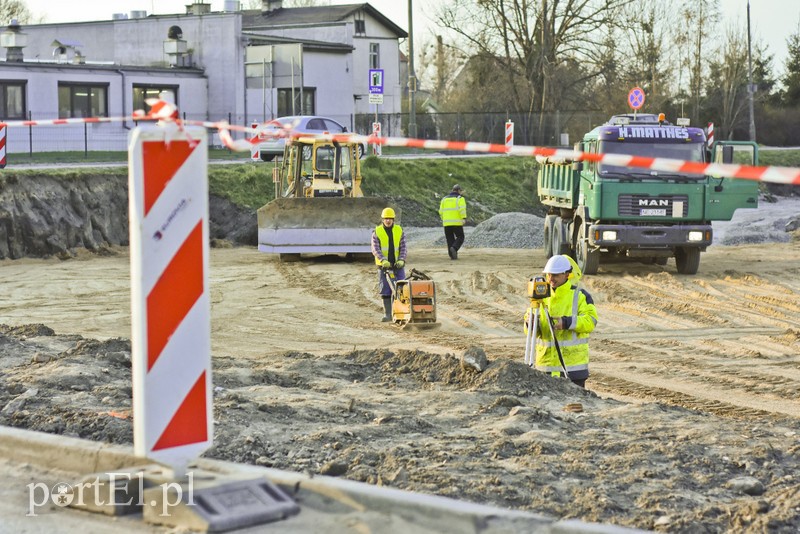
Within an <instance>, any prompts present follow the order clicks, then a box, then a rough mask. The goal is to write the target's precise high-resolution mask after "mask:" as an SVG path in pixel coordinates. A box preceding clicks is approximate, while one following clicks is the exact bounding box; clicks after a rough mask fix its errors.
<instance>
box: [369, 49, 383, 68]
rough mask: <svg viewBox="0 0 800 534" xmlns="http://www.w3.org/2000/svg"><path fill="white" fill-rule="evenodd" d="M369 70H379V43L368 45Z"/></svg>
mask: <svg viewBox="0 0 800 534" xmlns="http://www.w3.org/2000/svg"><path fill="white" fill-rule="evenodd" d="M369 68H371V69H379V68H381V45H380V43H370V44H369Z"/></svg>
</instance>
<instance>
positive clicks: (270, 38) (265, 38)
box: [242, 31, 355, 52]
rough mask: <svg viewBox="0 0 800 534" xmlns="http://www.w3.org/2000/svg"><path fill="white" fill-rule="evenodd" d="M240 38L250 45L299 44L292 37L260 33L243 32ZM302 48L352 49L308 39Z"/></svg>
mask: <svg viewBox="0 0 800 534" xmlns="http://www.w3.org/2000/svg"><path fill="white" fill-rule="evenodd" d="M242 36H243V37H246V38H248V39H249V40H250V43H251V44H297V43H298V42H300V41H299V40H298V39H295V38H292V37H278V36H276V35H264V34H261V33H253V32H248V31H243V32H242ZM302 43H303V48H305V49H307V50H318V51H323V52H324V51H328V52H352V51H353V50H355V48H354V47H352V46H350V45H347V44H342V43H329V42H327V41H314V40H309V39H302Z"/></svg>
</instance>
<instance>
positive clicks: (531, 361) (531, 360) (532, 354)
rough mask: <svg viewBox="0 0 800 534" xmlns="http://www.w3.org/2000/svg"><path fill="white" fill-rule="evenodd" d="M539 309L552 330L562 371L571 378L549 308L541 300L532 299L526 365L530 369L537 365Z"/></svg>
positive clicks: (526, 342)
mask: <svg viewBox="0 0 800 534" xmlns="http://www.w3.org/2000/svg"><path fill="white" fill-rule="evenodd" d="M539 307H541V308H542V311H543V312H544V318H545V322H546V323H547V327H548V328H549V329H550V337H551V338H553V344H554V345H555V347H556V353H557V354H558V362H559V363H560V364H561V371H562V372H563V373H564V376H565V377H567V378H569V372H567V365H566V364H565V363H564V356H563V355H562V354H561V346H560V345H559V344H558V339H556V333H555V330H554V329H553V319H552V318H551V317H550V312H549V311H547V307H546V306H542V301H541V299H539V298H533V297H532V298H531V312H532V313H531V315H532V318H531V320H530V323H531V324H529V325H528V335H527V337H526V338H525V363H526V364H527V365H528V366H530V367H533V366H534V365H535V364H536V332H537V331H538V330H539Z"/></svg>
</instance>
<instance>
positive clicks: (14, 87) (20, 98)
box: [0, 82, 28, 119]
mask: <svg viewBox="0 0 800 534" xmlns="http://www.w3.org/2000/svg"><path fill="white" fill-rule="evenodd" d="M27 112H28V110H27V106H26V105H25V82H2V83H0V118H2V119H26V118H27V117H26V116H25V115H26V114H27Z"/></svg>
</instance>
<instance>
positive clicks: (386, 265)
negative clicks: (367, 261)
mask: <svg viewBox="0 0 800 534" xmlns="http://www.w3.org/2000/svg"><path fill="white" fill-rule="evenodd" d="M381 267H382V268H383V269H391V268H392V262H390V261H389V260H383V261H382V262H381Z"/></svg>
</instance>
